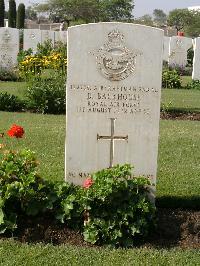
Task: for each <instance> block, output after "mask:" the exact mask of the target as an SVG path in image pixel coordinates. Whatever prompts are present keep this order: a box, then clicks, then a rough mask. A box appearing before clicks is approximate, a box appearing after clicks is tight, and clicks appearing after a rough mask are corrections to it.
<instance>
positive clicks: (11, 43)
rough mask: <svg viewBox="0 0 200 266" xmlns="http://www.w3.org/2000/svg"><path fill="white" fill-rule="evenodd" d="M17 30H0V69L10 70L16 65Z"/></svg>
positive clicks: (17, 49)
mask: <svg viewBox="0 0 200 266" xmlns="http://www.w3.org/2000/svg"><path fill="white" fill-rule="evenodd" d="M18 53H19V30H18V29H13V28H0V68H12V67H14V66H15V65H16V64H17V55H18Z"/></svg>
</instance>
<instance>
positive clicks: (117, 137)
mask: <svg viewBox="0 0 200 266" xmlns="http://www.w3.org/2000/svg"><path fill="white" fill-rule="evenodd" d="M110 120H111V134H110V136H100V135H99V134H97V140H101V139H105V140H110V166H109V167H113V161H114V144H115V140H126V141H127V142H128V135H127V136H125V137H123V136H115V121H116V118H110Z"/></svg>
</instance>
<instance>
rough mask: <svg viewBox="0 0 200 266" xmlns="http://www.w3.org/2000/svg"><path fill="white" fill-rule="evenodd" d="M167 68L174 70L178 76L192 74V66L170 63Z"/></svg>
mask: <svg viewBox="0 0 200 266" xmlns="http://www.w3.org/2000/svg"><path fill="white" fill-rule="evenodd" d="M169 70H176V72H177V73H178V75H180V76H191V75H192V66H189V65H187V66H179V65H171V66H169Z"/></svg>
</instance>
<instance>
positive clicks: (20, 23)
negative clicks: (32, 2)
mask: <svg viewBox="0 0 200 266" xmlns="http://www.w3.org/2000/svg"><path fill="white" fill-rule="evenodd" d="M24 22H25V5H24V4H22V3H21V4H19V6H18V10H17V28H18V29H24Z"/></svg>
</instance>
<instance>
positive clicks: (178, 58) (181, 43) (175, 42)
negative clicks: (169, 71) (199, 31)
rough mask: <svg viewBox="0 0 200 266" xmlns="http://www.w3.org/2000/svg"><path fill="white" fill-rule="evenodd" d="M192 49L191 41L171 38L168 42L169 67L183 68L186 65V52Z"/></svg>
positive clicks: (185, 38) (184, 38) (178, 37)
mask: <svg viewBox="0 0 200 266" xmlns="http://www.w3.org/2000/svg"><path fill="white" fill-rule="evenodd" d="M191 47H192V39H191V38H187V37H182V36H173V37H171V40H170V52H169V54H170V55H169V65H170V66H180V67H185V66H186V65H187V51H188V49H190V48H191Z"/></svg>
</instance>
